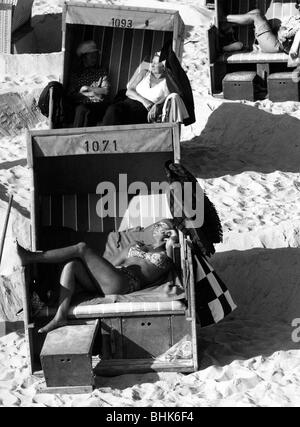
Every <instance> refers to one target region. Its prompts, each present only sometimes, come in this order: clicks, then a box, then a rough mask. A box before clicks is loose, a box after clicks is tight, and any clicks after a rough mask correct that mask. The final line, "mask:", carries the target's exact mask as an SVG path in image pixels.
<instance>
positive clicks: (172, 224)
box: [153, 218, 174, 229]
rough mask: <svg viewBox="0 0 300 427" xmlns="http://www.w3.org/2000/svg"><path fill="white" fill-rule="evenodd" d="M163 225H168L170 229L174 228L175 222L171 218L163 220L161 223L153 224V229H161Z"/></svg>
mask: <svg viewBox="0 0 300 427" xmlns="http://www.w3.org/2000/svg"><path fill="white" fill-rule="evenodd" d="M162 224H165V225H167V226H168V227H169V228H170V229H173V228H174V223H173V220H172V219H169V218H166V219H162V220H161V221H158V222H156V223H155V224H153V228H159V227H160V226H161V225H162Z"/></svg>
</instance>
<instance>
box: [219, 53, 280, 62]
mask: <svg viewBox="0 0 300 427" xmlns="http://www.w3.org/2000/svg"><path fill="white" fill-rule="evenodd" d="M218 62H225V63H227V64H243V63H249V64H250V63H251V64H253V63H254V64H263V63H272V62H288V55H287V54H286V53H284V52H281V53H265V52H230V53H224V54H223V55H221V56H219V57H218Z"/></svg>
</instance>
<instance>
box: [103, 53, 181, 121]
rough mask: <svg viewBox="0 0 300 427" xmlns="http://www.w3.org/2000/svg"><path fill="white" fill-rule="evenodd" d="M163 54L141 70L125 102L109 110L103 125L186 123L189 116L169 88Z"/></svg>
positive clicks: (122, 101) (113, 105)
mask: <svg viewBox="0 0 300 427" xmlns="http://www.w3.org/2000/svg"><path fill="white" fill-rule="evenodd" d="M160 55H161V53H160V52H157V53H155V55H154V57H153V59H152V62H151V64H150V67H145V66H144V67H139V69H138V70H137V71H136V73H135V74H134V76H133V78H132V79H131V80H130V82H129V83H128V85H127V91H126V97H125V99H122V100H119V101H117V102H115V103H114V104H112V105H111V106H110V107H109V108H108V109H107V111H106V114H105V116H104V118H103V121H102V125H103V126H112V125H126V124H128V125H129V124H140V123H147V122H148V123H152V122H167V121H174V122H178V123H183V122H184V121H185V120H186V119H187V118H188V117H189V114H188V112H187V109H186V107H185V104H184V102H183V100H182V98H181V97H180V95H179V94H178V93H176V91H175V90H172V89H173V88H171V87H170V83H169V81H168V78H167V72H166V67H165V64H164V62H162V61H161V60H160ZM170 89H171V90H170ZM171 109H172V111H170V110H171Z"/></svg>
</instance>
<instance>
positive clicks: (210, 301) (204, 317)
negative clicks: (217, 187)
mask: <svg viewBox="0 0 300 427" xmlns="http://www.w3.org/2000/svg"><path fill="white" fill-rule="evenodd" d="M166 173H167V176H168V180H169V183H170V199H169V204H170V211H171V213H172V215H173V217H174V220H173V221H174V225H175V227H176V228H177V229H179V230H180V231H181V232H182V233H183V234H184V235H185V236H186V237H187V238H189V239H190V241H191V249H192V254H193V264H194V265H193V267H194V277H195V294H196V313H197V322H198V323H199V324H200V325H201V327H205V326H209V325H213V324H215V323H218V322H220V321H221V320H223V319H224V318H225V317H226V316H227V315H228V314H230V313H232V312H233V311H234V310H235V309H236V305H235V303H234V302H233V300H232V298H231V295H230V292H229V291H228V289H227V287H226V285H225V284H224V283H223V281H222V280H221V279H220V277H219V276H218V275H217V273H216V272H215V270H214V268H213V267H212V266H211V265H210V264H209V262H208V261H207V256H210V255H212V254H214V252H215V249H214V243H219V242H221V241H222V237H223V233H222V226H221V222H220V219H219V216H218V213H217V211H216V209H215V207H214V205H213V204H212V203H211V201H210V200H209V199H208V197H207V196H206V195H205V193H204V198H203V201H204V223H203V226H202V227H199V228H196V229H195V228H193V227H190V226H189V224H190V223H191V222H190V221H191V219H192V218H191V216H190V213H189V210H188V207H187V206H183V204H184V203H183V201H184V197H177V196H176V191H174V190H173V188H174V187H173V184H174V182H177V183H180V184H181V185H182V188H183V189H184V183H186V182H190V183H192V184H193V194H192V199H193V206H197V205H196V202H195V198H196V197H197V196H196V193H197V192H196V186H199V183H198V182H197V180H196V178H195V177H194V176H193V175H192V174H191V173H190V172H189V171H188V170H187V169H185V167H184V166H182V165H179V164H173V163H171V162H168V163H167V164H166Z"/></svg>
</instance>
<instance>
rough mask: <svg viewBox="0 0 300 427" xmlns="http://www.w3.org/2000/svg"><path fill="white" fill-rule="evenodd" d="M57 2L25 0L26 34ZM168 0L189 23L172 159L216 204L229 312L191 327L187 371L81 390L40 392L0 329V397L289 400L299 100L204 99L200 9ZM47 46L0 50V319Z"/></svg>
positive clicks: (97, 401) (219, 262)
mask: <svg viewBox="0 0 300 427" xmlns="http://www.w3.org/2000/svg"><path fill="white" fill-rule="evenodd" d="M61 3H62V2H61V1H58V0H54V1H53V0H51V1H50V0H49V1H47V0H36V1H35V2H34V7H33V25H35V26H36V28H37V29H38V30H37V33H39V31H40V30H39V28H40V26H41V25H44V29H45V28H47V25H48V26H49V28H50V29H51V28H52V30H51V31H54V30H53V28H54V27H55V25H59V22H60V14H61ZM103 3H116V4H117V3H121V4H122V3H126V1H125V0H124V1H116V2H114V1H108V0H107V2H105V1H103ZM138 3H139V4H140V2H138ZM144 3H145V5H147V4H148V2H147V1H145V2H144ZM157 3H159V4H161V5H163V6H164V7H167V6H168V4H167V2H157ZM171 3H172V4H173V5H174V4H175V6H176V7H178V8H179V9H180V10H181V13H182V14H183V16H184V19H185V22H186V23H187V24H188V25H189V26H190V27H189V33H188V38H187V40H186V44H185V48H184V55H183V65H184V68H185V70H186V71H187V74H188V77H189V79H190V81H191V84H192V88H193V91H194V97H195V104H196V116H197V121H196V123H195V124H194V125H192V126H189V127H186V128H184V129H183V133H182V163H183V164H184V165H185V166H186V167H187V168H188V169H189V170H190V171H191V172H192V173H193V174H194V175H195V176H196V177H197V178H198V180H199V182H200V183H201V185H202V186H203V188H204V189H205V191H206V192H207V195H208V196H209V198H210V199H211V200H212V201H213V203H214V204H215V206H216V208H217V210H218V212H219V215H220V218H221V221H222V225H223V229H224V242H223V243H222V244H219V245H217V247H216V249H217V253H216V255H215V256H214V257H213V258H212V264H213V265H214V267H215V268H216V270H217V272H218V273H219V275H220V276H221V277H222V279H223V280H224V282H225V283H226V285H227V286H228V288H229V290H230V292H231V294H232V297H233V299H234V301H235V302H236V304H237V305H238V309H237V310H236V311H235V312H234V313H233V314H232V315H230V316H229V317H228V318H226V319H225V320H224V321H222V322H221V323H219V324H218V325H215V326H212V327H209V328H203V329H199V330H198V340H199V349H200V370H199V372H196V373H194V374H190V375H182V374H178V373H160V374H156V373H151V374H140V375H123V376H120V377H115V378H98V379H97V387H96V389H95V391H94V392H93V393H92V394H91V395H79V396H72V395H47V394H43V393H42V392H41V391H42V389H43V387H44V386H45V382H44V380H43V379H40V378H37V377H31V376H30V375H29V373H28V365H27V359H26V345H25V337H24V332H23V331H22V330H20V331H17V332H12V333H10V334H8V335H6V336H3V337H2V338H0V406H6V407H7V406H14V407H20V406H22V407H32V406H33V407H78V406H86V407H117V406H122V407H138V406H141V407H167V406H171V407H187V406H194V407H207V406H209V407H213V406H217V407H222V406H223V407H224V406H234V407H238V406H251V407H256V406H263V407H270V406H281V407H282V406H284V407H295V406H299V405H300V330H299V333H297V327H298V326H300V169H299V158H300V138H299V134H300V120H299V119H300V103H297V102H285V103H272V102H271V101H269V100H264V101H258V102H255V103H254V102H248V101H242V102H229V101H222V100H219V99H215V98H213V97H212V96H210V95H209V68H208V58H207V39H206V30H207V28H208V27H209V25H210V22H211V19H212V12H211V11H207V10H206V9H204V8H203V6H201V4H202V3H204V2H199V1H197V0H189V1H180V0H178V1H174V0H173V2H171ZM199 5H200V6H199ZM53 26H54V27H53ZM52 43H53V47H49V45H48V50H45V49H44V48H43V47H44V46H45V45H46V40H42V39H41V41H40V45H39V50H40V52H39V54H38V55H37V54H35V55H34V54H31V53H28V54H26V55H14V56H11V57H1V55H0V229H2V227H3V224H4V220H5V214H6V209H7V205H8V199H9V194H13V196H14V204H13V209H12V214H11V217H10V222H9V227H8V234H7V239H6V244H5V250H4V255H3V260H2V264H1V268H0V282H1V283H0V320H6V321H10V322H14V321H21V320H22V319H21V318H20V316H19V317H18V316H16V313H17V312H18V311H19V310H20V308H21V307H22V298H21V286H20V280H21V279H20V267H19V266H18V262H17V257H16V253H15V244H14V240H15V238H16V236H17V237H18V240H19V242H20V243H21V244H23V245H25V246H27V247H28V246H29V244H30V238H29V236H30V213H29V205H30V178H29V171H28V169H27V160H26V157H27V152H26V129H27V128H36V129H43V128H46V127H47V122H46V119H45V118H44V117H43V116H42V115H41V114H40V112H39V111H38V109H37V106H36V102H37V98H38V96H39V93H40V92H41V90H42V88H43V87H44V86H45V85H46V84H47V82H49V81H51V80H54V79H58V78H59V70H60V61H61V55H60V54H59V53H54V52H55V50H54V51H53V52H51V49H52V50H53V49H55V46H56V45H57V44H59V36H58V39H53V40H52ZM42 52H45V53H42ZM296 319H298V321H297V320H296ZM0 336H1V328H0ZM298 338H299V339H298ZM297 341H298V342H297Z"/></svg>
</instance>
